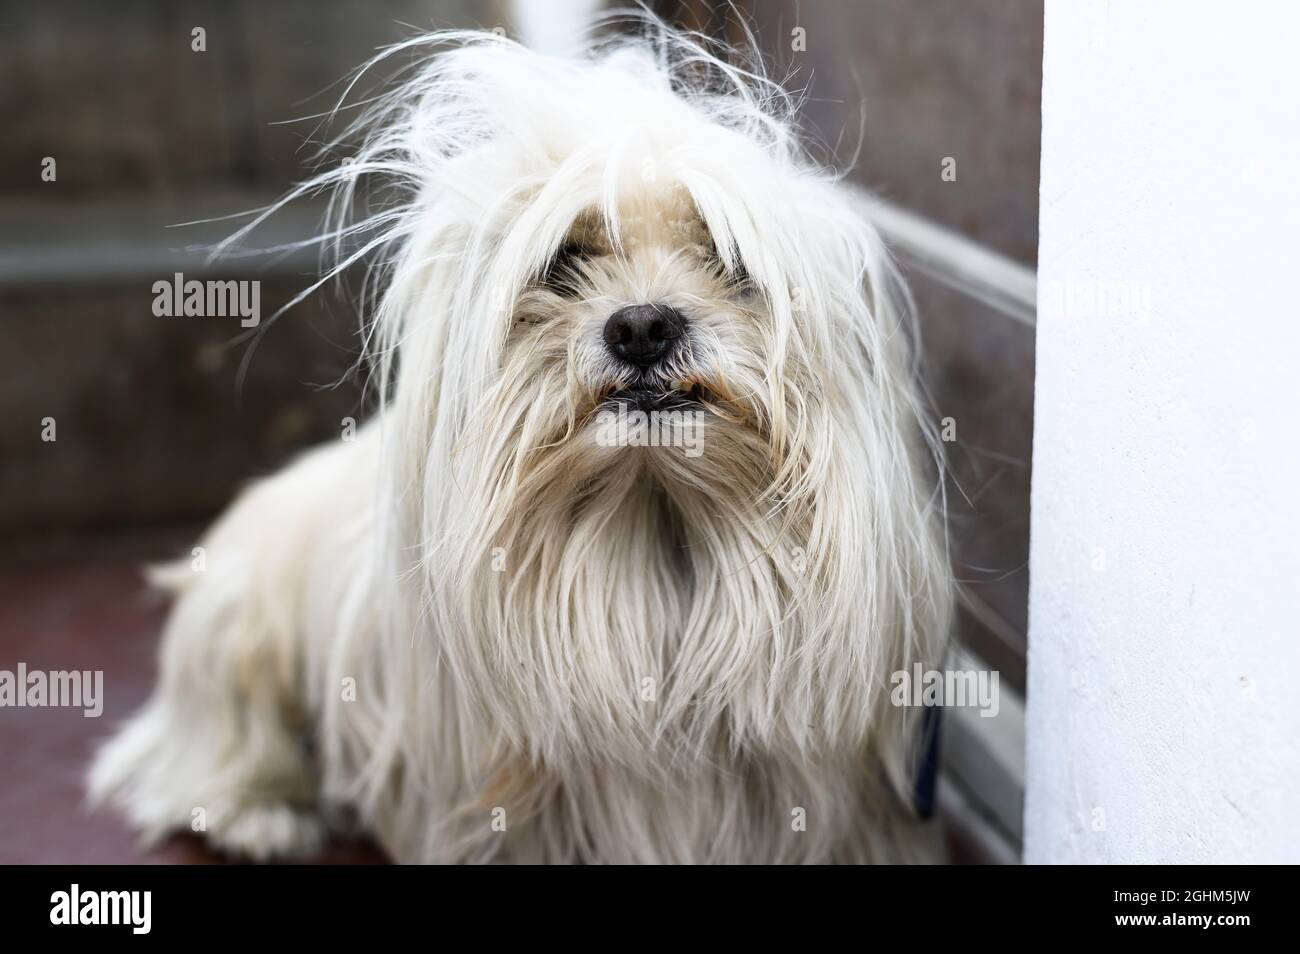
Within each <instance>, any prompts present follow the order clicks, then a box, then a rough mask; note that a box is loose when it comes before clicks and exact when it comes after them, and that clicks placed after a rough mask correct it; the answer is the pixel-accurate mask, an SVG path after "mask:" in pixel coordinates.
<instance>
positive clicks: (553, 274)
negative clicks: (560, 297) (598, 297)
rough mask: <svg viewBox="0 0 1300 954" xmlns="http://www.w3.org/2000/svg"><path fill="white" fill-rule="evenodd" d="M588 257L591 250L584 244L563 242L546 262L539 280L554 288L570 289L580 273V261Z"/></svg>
mask: <svg viewBox="0 0 1300 954" xmlns="http://www.w3.org/2000/svg"><path fill="white" fill-rule="evenodd" d="M590 257H591V250H590V249H589V248H587V247H586V246H584V245H582V244H581V243H579V242H565V243H564V244H563V245H561V246H560V247H559V249H558V250H557V251H556V253H555V254H554V255H553V256H551V260H550V261H549V262H547V263H546V268H545V269H543V270H542V275H541V278H540V279H539V281H540V282H541V284H543V285H545V286H547V287H548V288H552V289H555V290H563V289H571V288H572V287H573V285H574V283H575V282H576V281H577V279H578V278H579V277H580V275H581V274H582V268H581V266H582V263H583V262H584V261H586V260H587V259H588V258H590Z"/></svg>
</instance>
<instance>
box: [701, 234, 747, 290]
mask: <svg viewBox="0 0 1300 954" xmlns="http://www.w3.org/2000/svg"><path fill="white" fill-rule="evenodd" d="M709 261H710V262H711V263H712V265H713V267H714V268H716V269H717V270H718V272H719V274H721V275H722V276H723V277H724V278H726V280H727V281H728V283H730V284H731V285H732V286H734V287H736V288H739V289H744V288H748V287H749V286H750V284H751V283H752V282H753V279H752V278H750V275H749V270H748V269H747V268H745V263H744V262H742V261H741V260H740V256H739V255H735V254H733V255H732V261H733V264H732V266H731V268H727V267H726V265H724V264H723V263H722V256H721V255H720V254H718V247H717V246H716V245H713V244H712V243H710V245H709Z"/></svg>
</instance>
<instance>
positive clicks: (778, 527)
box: [90, 24, 950, 862]
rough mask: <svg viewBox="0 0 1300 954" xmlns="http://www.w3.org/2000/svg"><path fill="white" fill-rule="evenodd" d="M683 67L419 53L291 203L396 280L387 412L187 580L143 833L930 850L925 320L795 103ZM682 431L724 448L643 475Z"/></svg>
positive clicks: (379, 371) (491, 40) (714, 59)
mask: <svg viewBox="0 0 1300 954" xmlns="http://www.w3.org/2000/svg"><path fill="white" fill-rule="evenodd" d="M646 33H647V35H646V36H643V37H640V38H638V39H624V40H620V41H610V42H607V43H604V44H600V45H597V46H596V47H595V48H594V49H593V52H592V54H591V55H590V56H589V57H588V58H586V59H584V60H582V61H580V62H579V61H567V60H559V59H553V58H548V57H544V56H541V55H538V54H535V53H532V52H529V51H527V50H525V49H523V48H521V47H520V46H518V45H516V44H514V43H512V42H510V41H509V40H506V39H502V38H499V37H495V36H493V35H491V34H478V33H468V34H465V33H456V34H437V35H433V36H426V37H420V38H417V39H413V40H411V41H408V42H406V43H403V44H401V45H399V46H398V47H396V48H394V49H393V50H390V51H387V52H386V53H385V54H382V55H381V57H380V58H382V57H383V56H391V55H393V53H395V52H405V51H414V52H415V53H416V54H418V62H417V64H416V65H415V67H414V70H415V75H414V77H413V78H412V79H410V80H409V81H407V82H406V83H404V84H403V85H402V86H401V87H400V88H398V89H397V90H396V91H394V92H392V93H390V94H388V95H386V96H385V97H384V98H382V99H381V100H379V101H378V102H377V103H376V104H374V105H373V106H372V108H371V110H370V111H369V113H368V114H367V117H366V118H365V119H364V120H362V121H361V122H360V123H359V124H358V127H356V128H354V130H353V131H352V132H353V133H359V134H360V137H359V141H360V146H359V148H358V151H357V152H356V153H355V155H354V156H353V157H352V159H351V160H350V161H347V162H344V163H342V164H340V165H339V166H338V167H337V168H334V169H331V170H330V171H327V172H325V173H322V174H321V175H319V176H318V177H317V178H315V179H313V180H312V181H311V182H309V183H307V184H306V185H304V186H302V187H300V188H298V189H297V190H295V192H294V193H293V194H291V195H290V196H289V197H288V198H287V199H286V200H285V201H288V200H290V199H292V198H294V197H296V196H300V195H303V194H305V193H308V192H312V191H315V190H318V189H325V188H332V187H337V188H336V192H335V193H334V194H335V202H336V204H335V210H336V211H337V212H339V216H337V217H336V219H334V220H332V225H331V229H330V230H329V232H328V233H327V236H326V238H327V239H329V240H331V241H335V242H339V243H342V242H343V241H345V240H349V239H352V240H354V241H353V243H352V245H351V246H350V248H351V251H349V252H345V253H344V254H343V255H342V256H341V258H342V259H343V260H342V261H341V262H340V263H339V267H340V268H342V267H344V266H346V265H347V264H348V263H349V261H351V260H353V259H357V258H360V257H362V256H376V255H377V256H378V257H379V259H380V261H381V264H382V271H381V272H380V274H379V282H378V285H379V290H378V292H377V293H376V295H375V297H376V299H377V300H376V302H375V307H374V317H373V321H371V322H368V323H367V325H366V332H367V333H366V341H367V345H368V353H369V354H370V355H371V357H372V359H373V361H374V378H373V380H374V381H377V382H378V383H377V385H376V387H377V388H378V390H379V393H380V394H381V395H382V398H383V399H382V404H383V407H382V409H381V410H380V411H379V413H378V414H377V415H376V418H375V420H373V421H372V422H371V423H370V424H369V425H368V426H367V427H366V428H364V429H363V430H362V431H361V432H360V433H359V434H357V436H356V439H355V440H351V441H340V442H339V443H337V444H336V445H333V446H328V447H323V448H320V449H318V450H315V451H313V452H311V453H309V454H307V455H306V456H305V457H303V458H302V459H301V460H299V461H298V462H297V463H295V464H294V465H293V466H291V467H289V468H288V469H286V470H285V471H283V472H282V473H279V474H277V475H275V476H273V477H270V478H268V479H266V480H263V481H261V482H260V483H258V484H256V485H255V486H253V487H252V489H250V490H249V491H248V492H247V493H245V494H244V495H243V496H242V497H241V498H240V499H239V500H238V501H237V502H236V503H235V504H234V506H233V507H232V508H231V509H230V511H229V512H228V513H227V514H226V515H225V516H224V517H223V518H222V519H221V520H220V521H219V522H218V523H217V524H216V526H215V527H214V528H213V529H212V530H211V532H210V533H209V534H208V535H207V537H206V538H205V540H204V541H203V546H204V548H205V550H206V567H205V568H204V569H203V570H202V571H201V572H199V571H196V570H194V569H193V568H192V567H191V566H190V565H189V564H185V565H183V566H181V567H178V568H171V569H168V570H166V571H164V572H162V573H161V574H160V576H161V577H162V578H164V580H165V582H166V583H167V584H168V585H169V586H170V587H172V588H173V589H174V590H175V592H176V594H177V603H176V606H175V609H174V611H173V614H172V616H171V619H170V621H169V623H168V625H167V629H166V633H165V636H164V642H163V648H162V672H161V677H160V683H159V686H158V688H157V691H156V693H155V695H154V696H153V698H152V699H151V700H150V701H149V703H148V704H147V705H146V707H145V708H144V710H143V711H142V712H140V713H139V714H138V715H136V716H135V718H134V719H133V720H132V721H131V722H130V723H129V724H128V725H126V727H125V728H124V729H123V730H122V731H121V733H120V734H119V735H118V736H117V737H116V738H114V739H113V740H112V741H111V742H110V743H109V744H108V745H107V746H106V747H105V748H104V749H103V751H102V753H101V754H100V755H99V757H98V760H97V762H96V763H95V765H94V767H93V770H92V773H91V783H90V784H91V792H92V796H93V797H94V798H96V799H110V800H112V801H113V802H115V803H116V804H117V805H119V806H120V807H121V808H122V809H123V810H124V811H125V813H126V814H127V815H128V816H129V818H130V819H131V821H132V822H133V823H135V824H136V825H138V826H139V827H140V828H141V829H143V831H144V832H145V833H146V834H147V835H150V836H157V835H160V834H162V833H164V832H166V831H168V830H172V829H182V830H184V829H186V828H188V827H190V826H191V820H192V819H194V818H203V819H204V820H205V822H206V837H207V838H208V839H209V840H210V841H211V842H212V843H213V844H214V845H215V846H217V847H218V848H220V849H223V850H226V851H229V852H232V853H235V854H239V855H244V856H251V857H253V858H268V857H273V856H302V855H304V854H309V853H310V852H312V851H313V850H315V849H317V848H318V847H319V846H320V845H321V843H322V840H323V837H324V834H325V832H326V831H327V830H328V828H329V826H330V825H331V824H333V823H334V822H335V821H336V820H339V819H344V820H352V821H355V822H357V823H359V824H360V825H361V826H362V827H363V828H364V829H365V830H367V831H369V832H371V833H373V834H374V835H375V836H376V837H377V838H378V840H379V841H380V843H381V844H382V845H383V846H384V847H385V848H386V849H387V850H388V851H389V852H390V853H391V854H392V855H393V856H394V857H395V858H397V859H399V860H402V861H440V862H441V861H519V862H830V861H844V862H856V861H889V860H909V859H919V858H925V857H930V853H929V848H930V847H931V846H930V845H929V842H930V841H931V833H930V832H929V831H928V826H923V825H921V824H920V823H919V822H918V821H917V820H916V819H915V818H914V817H913V814H912V812H911V809H910V807H909V805H910V803H909V799H908V793H909V772H910V771H911V767H910V763H911V761H912V756H911V751H912V750H913V749H914V748H915V743H916V740H917V736H918V733H917V731H916V726H915V723H914V720H913V715H912V714H911V713H910V712H909V711H908V710H905V709H900V708H896V707H894V706H892V705H891V704H890V701H889V680H890V675H891V673H893V672H895V671H897V670H903V669H910V667H911V666H912V664H913V663H915V662H920V663H921V664H922V665H923V666H925V667H927V668H928V667H932V666H935V665H937V664H939V663H940V661H941V660H940V654H941V651H942V645H943V641H944V637H945V634H946V631H947V627H948V625H949V617H950V582H949V579H950V577H949V573H948V568H947V561H946V554H945V550H944V545H943V537H942V531H941V527H940V524H941V513H942V502H941V494H940V492H939V490H938V480H937V477H936V475H935V473H934V468H933V464H934V460H933V459H932V458H931V454H932V448H933V442H932V441H931V440H930V439H929V438H928V437H927V434H928V428H927V427H926V425H925V423H924V421H923V418H922V411H921V403H920V400H919V397H918V386H917V384H916V381H915V369H914V364H913V361H912V358H911V357H910V356H909V354H910V348H909V346H908V344H907V339H908V334H907V329H906V328H904V327H903V319H902V317H901V316H902V315H903V314H904V313H905V309H903V308H902V307H900V301H899V296H900V288H899V287H898V285H897V282H896V279H895V276H894V274H893V273H892V271H891V268H890V265H889V262H888V258H887V254H886V252H885V251H884V249H883V248H882V245H881V242H880V240H879V238H878V237H877V235H876V233H875V232H874V231H873V229H872V228H871V227H870V226H869V225H868V224H867V222H866V220H865V218H864V217H863V215H862V210H861V208H859V207H858V203H857V200H856V199H855V198H854V197H853V196H852V194H851V193H850V192H849V191H848V190H847V189H844V188H843V187H841V186H840V185H838V184H837V183H836V181H835V180H834V178H833V177H831V176H829V175H828V174H826V173H824V172H822V171H820V170H818V169H817V168H815V166H814V165H813V164H812V163H811V162H809V161H808V160H807V159H805V158H804V155H803V153H802V152H801V150H800V147H799V143H798V141H797V139H796V135H795V132H794V131H793V123H792V112H793V106H792V103H791V100H790V98H789V97H788V96H787V95H786V94H785V93H783V92H782V91H781V89H780V88H779V87H778V86H777V85H775V84H774V83H771V82H770V81H768V80H766V79H764V78H762V76H760V75H758V74H757V72H755V71H753V70H741V69H738V68H735V67H732V66H728V65H726V64H725V63H724V62H723V61H722V59H720V58H719V57H718V56H717V55H715V54H714V53H713V52H710V51H706V49H705V48H704V47H702V46H701V45H699V44H697V43H696V42H695V41H692V40H689V39H687V38H684V37H682V36H681V35H678V34H674V33H671V32H670V31H667V30H666V29H664V28H662V27H659V26H657V25H654V24H651V25H650V26H649V27H648V28H647V31H646ZM349 141H351V140H350V139H349ZM374 179H378V180H379V181H381V182H383V183H385V185H386V188H387V189H388V191H387V192H386V193H385V195H386V197H387V199H388V200H389V201H386V202H385V203H383V204H382V205H381V206H380V207H379V208H378V210H377V211H373V212H370V213H368V214H367V215H366V216H365V217H363V218H362V219H361V220H360V221H352V220H345V219H344V218H343V214H344V213H345V212H346V211H347V210H348V209H350V208H352V207H353V206H354V205H355V204H356V203H355V202H354V199H355V198H356V197H357V195H358V194H359V189H358V184H359V183H362V182H364V181H373V180H374ZM394 199H396V201H392V200H394ZM349 222H351V224H349ZM357 236H360V237H361V238H360V240H359V241H355V239H356V237H357ZM614 410H619V411H622V412H625V413H624V414H623V417H624V420H625V423H626V424H627V428H624V431H621V432H619V433H621V434H622V436H621V437H620V439H617V440H611V439H608V438H609V433H610V432H608V430H607V429H606V430H602V424H601V421H604V420H608V418H609V414H610V412H611V411H614ZM652 412H653V413H652ZM656 415H657V416H658V417H659V418H662V420H660V421H659V424H658V426H659V427H660V432H659V433H660V436H661V437H662V436H663V435H665V434H666V435H668V436H669V437H671V436H673V434H674V433H676V431H675V430H674V429H675V428H687V427H689V428H696V429H698V434H697V435H696V436H697V437H698V438H699V440H698V447H697V451H698V452H697V453H694V454H688V453H685V452H684V450H683V447H682V446H671V445H672V444H673V442H672V441H663V440H660V441H659V442H658V443H659V444H660V445H663V444H665V443H667V444H668V445H669V446H640V445H644V444H648V443H655V442H649V441H644V440H637V439H635V438H636V436H637V429H638V428H642V427H648V426H649V423H648V422H649V421H650V419H651V418H653V417H655V416H656ZM629 428H630V433H629V432H627V431H628V429H629ZM641 436H644V434H642V435H641ZM199 810H202V811H201V814H200V813H199Z"/></svg>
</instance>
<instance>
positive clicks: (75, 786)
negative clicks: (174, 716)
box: [0, 561, 384, 864]
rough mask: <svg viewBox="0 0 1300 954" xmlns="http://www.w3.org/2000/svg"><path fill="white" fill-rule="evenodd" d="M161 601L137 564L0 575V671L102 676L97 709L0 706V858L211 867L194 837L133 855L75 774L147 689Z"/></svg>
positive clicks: (330, 856)
mask: <svg viewBox="0 0 1300 954" xmlns="http://www.w3.org/2000/svg"><path fill="white" fill-rule="evenodd" d="M165 612H166V606H165V605H164V603H163V602H162V601H161V600H160V599H159V598H158V597H156V596H155V595H154V594H152V593H150V591H148V590H147V589H146V588H145V586H144V584H143V582H142V580H141V577H140V572H139V565H138V564H136V563H128V562H121V561H115V562H109V563H91V564H85V565H76V566H59V567H48V568H39V569H6V570H5V571H4V572H3V573H0V669H6V670H9V671H11V672H13V671H15V670H16V669H17V666H18V663H20V662H24V663H26V664H27V668H28V670H38V669H39V670H74V669H78V670H103V672H104V690H103V691H104V711H103V714H102V715H101V716H100V717H99V718H97V719H88V718H85V717H84V716H83V714H82V711H81V710H80V709H59V708H10V707H4V708H0V862H4V863H36V864H45V863H59V862H66V863H76V864H81V863H86V864H93V863H104V864H132V863H138V864H166V863H179V864H213V863H220V862H221V861H222V859H221V858H220V857H219V856H217V855H214V854H213V853H212V852H210V851H208V850H207V849H206V848H205V847H204V845H203V844H202V843H201V842H200V841H198V840H197V839H196V838H192V837H188V836H178V837H176V838H173V839H171V840H169V841H167V842H166V843H164V844H162V845H160V846H158V847H157V848H153V849H148V850H142V849H141V848H140V847H139V846H138V845H137V844H136V842H135V839H134V837H133V835H132V833H131V832H130V831H129V830H128V829H127V828H126V826H125V825H124V824H123V823H122V821H121V820H120V819H119V818H117V817H116V816H115V815H113V814H112V813H111V812H97V813H90V812H88V811H87V809H86V808H85V807H84V804H83V801H82V793H83V789H82V778H83V776H84V774H85V770H86V765H87V762H88V760H89V758H90V755H91V753H92V752H93V751H94V748H95V745H96V744H97V743H98V742H99V741H100V740H102V739H103V738H104V737H105V736H106V735H108V734H109V733H110V732H111V730H112V728H113V726H114V725H116V724H117V723H118V722H120V721H121V720H122V719H123V718H125V717H126V716H127V715H129V714H130V713H131V712H133V711H134V710H135V709H136V707H138V706H139V705H140V704H141V702H143V701H144V699H145V697H146V696H147V695H148V692H149V688H150V686H151V685H152V684H153V678H154V672H155V663H154V653H155V650H156V648H157V642H158V633H159V629H160V627H161V624H162V620H163V617H164V615H165ZM321 860H322V861H324V862H326V863H342V864H346V863H364V862H376V861H383V860H384V858H383V856H382V855H381V854H380V853H379V852H378V851H377V850H376V849H374V848H372V847H369V846H365V845H337V846H334V847H332V848H331V849H330V850H329V851H328V852H327V854H326V856H325V857H324V858H323V859H321Z"/></svg>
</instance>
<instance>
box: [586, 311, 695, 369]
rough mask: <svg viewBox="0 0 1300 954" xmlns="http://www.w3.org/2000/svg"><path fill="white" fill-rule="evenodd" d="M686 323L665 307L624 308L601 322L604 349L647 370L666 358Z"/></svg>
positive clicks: (678, 315)
mask: <svg viewBox="0 0 1300 954" xmlns="http://www.w3.org/2000/svg"><path fill="white" fill-rule="evenodd" d="M685 330H686V319H685V317H683V315H682V313H681V312H680V311H678V310H677V309H676V308H669V307H668V306H667V305H628V306H627V307H626V308H620V309H619V310H618V311H616V312H614V314H612V315H610V316H609V320H608V321H606V322H605V347H606V348H608V349H609V353H610V354H612V355H614V357H616V358H621V359H622V360H624V361H626V362H627V363H628V364H635V365H637V366H638V367H642V368H648V367H650V365H652V364H658V363H659V362H660V361H662V360H664V358H666V357H668V354H669V352H671V351H672V349H673V343H674V342H675V341H676V340H677V339H678V338H680V337H681V336H682V332H684V331H685Z"/></svg>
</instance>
